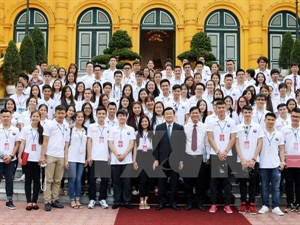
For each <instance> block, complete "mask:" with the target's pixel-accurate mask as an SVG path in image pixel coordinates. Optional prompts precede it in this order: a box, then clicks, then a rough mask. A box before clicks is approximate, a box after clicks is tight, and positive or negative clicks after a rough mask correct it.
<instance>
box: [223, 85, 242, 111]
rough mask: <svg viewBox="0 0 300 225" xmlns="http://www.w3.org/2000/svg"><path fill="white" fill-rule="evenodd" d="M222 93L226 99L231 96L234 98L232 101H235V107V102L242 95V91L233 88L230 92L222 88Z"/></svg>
mask: <svg viewBox="0 0 300 225" xmlns="http://www.w3.org/2000/svg"><path fill="white" fill-rule="evenodd" d="M222 91H223V94H224V97H225V96H227V95H229V96H230V97H231V98H232V100H233V104H232V106H233V107H235V102H236V101H237V100H238V98H239V97H240V96H241V95H242V94H240V91H239V90H237V89H234V88H233V87H231V89H229V90H228V89H226V88H225V87H222Z"/></svg>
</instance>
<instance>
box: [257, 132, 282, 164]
mask: <svg viewBox="0 0 300 225" xmlns="http://www.w3.org/2000/svg"><path fill="white" fill-rule="evenodd" d="M263 132H264V134H265V136H264V137H263V145H262V149H261V151H260V162H259V168H261V169H274V168H277V167H279V166H280V163H281V161H280V157H279V146H280V145H284V137H283V134H282V133H281V132H279V131H277V130H275V131H274V132H273V133H272V134H270V133H269V132H268V131H267V130H266V129H265V128H263Z"/></svg>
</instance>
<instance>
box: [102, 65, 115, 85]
mask: <svg viewBox="0 0 300 225" xmlns="http://www.w3.org/2000/svg"><path fill="white" fill-rule="evenodd" d="M115 71H117V69H115V70H111V69H110V68H109V69H107V70H104V71H103V73H102V77H103V78H104V79H106V80H107V81H108V82H110V83H112V84H113V83H115V82H114V73H115Z"/></svg>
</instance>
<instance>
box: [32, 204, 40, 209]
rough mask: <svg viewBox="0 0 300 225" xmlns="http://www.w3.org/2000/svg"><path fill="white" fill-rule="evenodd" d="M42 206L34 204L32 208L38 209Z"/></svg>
mask: <svg viewBox="0 0 300 225" xmlns="http://www.w3.org/2000/svg"><path fill="white" fill-rule="evenodd" d="M39 208H40V207H39V206H38V205H33V206H32V209H34V210H38V209H39Z"/></svg>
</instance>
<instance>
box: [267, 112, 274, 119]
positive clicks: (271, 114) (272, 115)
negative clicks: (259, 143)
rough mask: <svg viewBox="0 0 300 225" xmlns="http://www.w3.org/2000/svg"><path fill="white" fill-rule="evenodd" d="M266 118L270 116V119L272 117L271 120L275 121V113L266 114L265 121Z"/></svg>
mask: <svg viewBox="0 0 300 225" xmlns="http://www.w3.org/2000/svg"><path fill="white" fill-rule="evenodd" d="M268 116H271V117H273V118H274V119H275V120H276V115H275V113H272V112H268V113H267V114H266V115H265V119H266V118H267V117H268Z"/></svg>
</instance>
